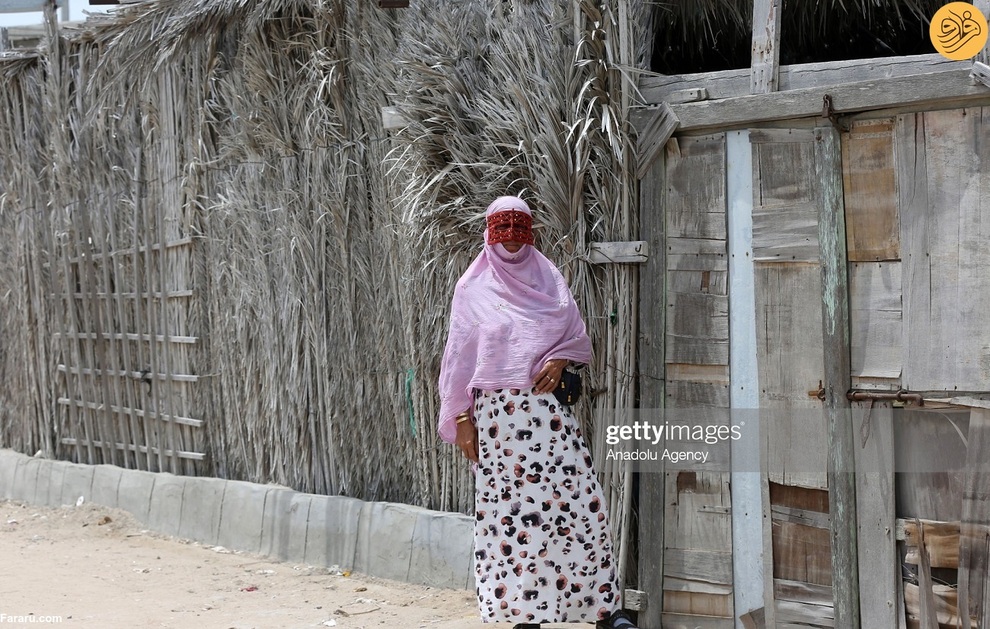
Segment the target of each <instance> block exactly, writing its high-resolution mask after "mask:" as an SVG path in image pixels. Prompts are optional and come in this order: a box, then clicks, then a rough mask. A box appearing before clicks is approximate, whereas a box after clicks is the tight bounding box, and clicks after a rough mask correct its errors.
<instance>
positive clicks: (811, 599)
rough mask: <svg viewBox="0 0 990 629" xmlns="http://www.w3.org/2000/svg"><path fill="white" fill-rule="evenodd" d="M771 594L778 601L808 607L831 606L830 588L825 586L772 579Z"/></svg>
mask: <svg viewBox="0 0 990 629" xmlns="http://www.w3.org/2000/svg"><path fill="white" fill-rule="evenodd" d="M773 592H774V599H776V600H778V601H794V602H797V603H808V604H809V605H827V606H831V605H832V588H831V587H829V586H827V585H815V584H814V583H805V582H803V581H789V580H787V579H774V580H773Z"/></svg>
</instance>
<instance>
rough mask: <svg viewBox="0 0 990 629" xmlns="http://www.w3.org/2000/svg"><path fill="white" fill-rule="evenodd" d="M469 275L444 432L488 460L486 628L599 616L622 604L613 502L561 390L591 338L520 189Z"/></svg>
mask: <svg viewBox="0 0 990 629" xmlns="http://www.w3.org/2000/svg"><path fill="white" fill-rule="evenodd" d="M486 220H487V229H486V230H485V234H484V239H485V241H484V246H483V249H482V251H481V253H479V254H478V257H477V258H476V259H475V260H474V262H472V264H471V266H470V267H468V269H467V271H466V272H465V273H464V275H463V276H462V277H461V278H460V280H458V282H457V286H456V288H455V290H454V297H453V302H452V305H451V312H450V328H449V334H448V338H447V345H446V349H445V351H444V357H443V362H442V366H441V372H440V400H441V404H440V417H439V432H440V436H441V438H442V439H444V440H445V441H447V442H449V443H456V444H457V445H458V447H459V448H460V449H461V451H462V452H463V453H464V455H465V456H466V457H467V458H468V459H470V460H471V461H474V462H475V463H476V464H477V469H476V475H475V479H476V487H475V489H476V491H475V513H476V523H475V571H476V582H477V594H478V606H479V611H480V613H481V618H482V620H483V621H485V622H514V623H517V624H516V625H515V627H516V628H517V629H532V628H537V627H539V624H540V623H564V622H597V623H598V627H600V628H605V629H610V628H615V629H634V625H633V623H632V621H631V620H629V617H628V616H627V615H625V613H623V612H622V611H620V592H619V588H618V584H617V583H616V562H615V557H614V556H613V545H612V536H611V531H610V527H609V519H608V514H607V510H606V506H605V500H604V497H603V494H602V490H601V487H600V485H599V483H598V481H597V479H596V476H595V470H594V468H593V466H592V460H591V456H590V454H589V453H588V448H587V446H586V444H585V441H584V438H583V437H582V435H581V429H580V427H579V425H578V422H577V421H576V419H575V418H574V416H573V415H572V414H571V409H570V408H569V407H568V406H564V405H562V404H560V403H559V402H558V401H557V399H556V397H555V396H554V395H553V393H552V391H553V390H554V389H555V388H556V387H557V384H558V383H559V382H560V378H561V373H562V371H563V370H564V368H565V367H567V366H568V365H569V364H573V365H584V364H586V363H588V362H589V361H590V359H591V341H590V339H589V338H588V334H587V331H586V328H585V324H584V321H583V319H582V318H581V314H580V313H579V312H578V309H577V305H576V304H575V302H574V298H573V297H572V295H571V292H570V289H569V288H568V287H567V283H566V282H565V281H564V278H563V276H562V275H561V274H560V271H559V270H558V269H557V267H556V266H555V265H554V264H553V263H552V262H551V261H550V260H548V259H547V258H546V257H545V256H544V255H543V254H542V253H540V251H538V250H537V249H536V248H535V247H534V239H533V228H532V225H533V218H532V212H531V211H530V208H529V206H528V205H527V204H526V202H525V201H523V200H522V199H519V198H517V197H500V198H498V199H496V200H495V201H494V202H492V204H491V205H490V206H489V207H488V210H487V211H486Z"/></svg>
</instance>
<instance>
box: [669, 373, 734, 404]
mask: <svg viewBox="0 0 990 629" xmlns="http://www.w3.org/2000/svg"><path fill="white" fill-rule="evenodd" d="M667 406H668V407H669V408H728V406H729V385H728V383H726V384H721V383H718V382H688V381H683V380H668V381H667Z"/></svg>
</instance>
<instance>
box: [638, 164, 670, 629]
mask: <svg viewBox="0 0 990 629" xmlns="http://www.w3.org/2000/svg"><path fill="white" fill-rule="evenodd" d="M664 179H665V177H664V158H663V151H660V157H658V158H657V159H655V160H653V163H652V164H650V165H649V168H648V169H647V171H646V176H645V177H643V179H642V180H640V184H639V203H640V205H639V207H640V210H639V226H640V238H642V239H643V240H646V241H647V242H648V243H649V244H650V257H649V259H647V261H646V264H645V265H643V268H641V269H640V273H639V339H638V343H639V348H638V351H637V356H638V359H639V362H638V367H639V368H638V369H637V372H638V374H639V408H641V409H659V408H662V407H663V401H664V394H665V390H664V377H665V376H664V351H665V350H664V336H665V330H666V317H665V312H664V304H665V303H666V300H665V299H664V284H665V278H666V268H667V261H666V260H667V258H666V255H665V253H666V245H665V238H664V234H665V233H666V227H665V224H664V221H665V219H664V217H665V216H666V211H665V204H664V190H665V182H664ZM665 477H666V474H664V473H663V472H662V468H660V469H658V470H656V473H647V474H641V475H640V477H639V589H641V590H643V591H644V592H646V609H642V610H640V612H639V615H638V624H639V626H640V627H642V628H643V629H659V627H660V620H661V616H662V614H663V543H664V538H663V528H664V518H663V515H664V480H665Z"/></svg>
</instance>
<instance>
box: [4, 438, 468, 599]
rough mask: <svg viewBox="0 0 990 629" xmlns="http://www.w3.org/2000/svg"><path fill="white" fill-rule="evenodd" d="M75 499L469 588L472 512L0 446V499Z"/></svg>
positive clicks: (229, 540)
mask: <svg viewBox="0 0 990 629" xmlns="http://www.w3.org/2000/svg"><path fill="white" fill-rule="evenodd" d="M80 498H82V499H83V501H84V502H91V503H95V504H99V505H103V506H107V507H113V508H118V509H123V510H125V511H128V512H130V513H131V514H132V515H133V516H134V517H135V519H137V520H138V521H139V522H141V523H142V524H143V525H144V526H147V527H148V528H149V529H151V530H154V531H157V532H160V533H166V534H168V535H174V536H176V537H182V538H185V539H190V540H194V541H197V542H201V543H203V544H209V545H212V546H216V545H219V546H223V547H225V548H229V549H231V550H241V551H245V552H250V553H259V554H263V555H269V556H272V557H277V558H278V559H282V560H284V561H292V562H298V563H306V564H308V565H313V566H324V567H331V566H337V567H338V568H339V569H340V570H355V571H357V572H361V573H364V574H368V575H372V576H376V577H384V578H387V579H395V580H397V581H405V582H408V583H419V584H424V585H432V586H435V587H447V588H458V589H460V588H466V589H474V570H473V557H472V556H473V550H474V519H473V518H471V517H469V516H466V515H463V514H460V513H443V512H438V511H430V510H428V509H421V508H419V507H412V506H409V505H403V504H393V503H387V502H363V501H361V500H356V499H354V498H343V497H339V496H317V495H312V494H302V493H299V492H296V491H293V490H291V489H286V488H284V487H276V486H269V485H258V484H256V483H245V482H242V481H227V480H222V479H217V478H195V477H189V476H173V475H172V474H152V473H150V472H139V471H136V470H125V469H122V468H119V467H114V466H111V465H95V466H93V465H77V464H74V463H68V462H65V461H51V460H47V459H36V458H32V457H29V456H26V455H23V454H20V453H17V452H14V451H12V450H0V499H9V500H19V501H22V502H27V503H31V504H37V505H43V506H48V507H59V506H62V505H71V506H74V505H75V504H76V503H77V502H78V500H79V499H80Z"/></svg>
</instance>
